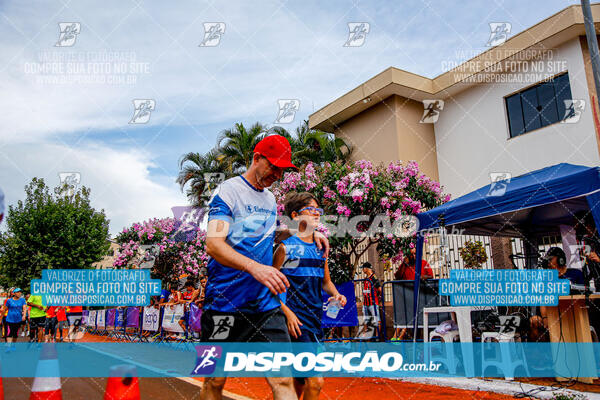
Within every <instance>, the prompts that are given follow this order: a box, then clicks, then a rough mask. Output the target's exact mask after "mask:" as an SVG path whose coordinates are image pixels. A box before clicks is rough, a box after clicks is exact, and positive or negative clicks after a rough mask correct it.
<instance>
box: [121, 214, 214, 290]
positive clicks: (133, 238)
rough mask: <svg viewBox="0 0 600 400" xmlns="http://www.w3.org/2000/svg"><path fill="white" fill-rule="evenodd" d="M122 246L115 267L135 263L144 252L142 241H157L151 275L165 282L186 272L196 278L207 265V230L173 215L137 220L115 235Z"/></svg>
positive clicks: (148, 242) (154, 243) (124, 266)
mask: <svg viewBox="0 0 600 400" xmlns="http://www.w3.org/2000/svg"><path fill="white" fill-rule="evenodd" d="M116 241H117V242H118V243H119V244H120V246H121V248H120V250H119V251H118V252H117V257H116V258H115V261H114V263H113V266H114V267H116V268H129V267H133V266H135V264H136V263H137V262H138V260H139V258H140V256H141V254H140V252H138V250H139V248H140V246H141V245H157V246H158V248H159V255H158V257H157V258H156V262H155V263H154V267H153V269H152V275H153V277H154V278H157V279H162V280H163V281H164V282H175V281H177V280H178V278H179V276H181V275H183V274H187V275H189V276H190V277H193V278H197V277H198V276H199V275H200V273H201V270H202V269H204V268H205V267H206V264H207V262H208V254H206V249H205V243H206V232H204V231H203V230H201V229H199V228H198V227H197V226H195V225H194V226H190V225H185V226H183V227H182V223H181V221H179V220H175V219H173V218H163V219H152V220H149V221H145V222H143V223H135V224H133V225H132V226H131V227H129V228H125V229H123V231H122V232H121V233H120V234H119V235H118V236H117V237H116Z"/></svg>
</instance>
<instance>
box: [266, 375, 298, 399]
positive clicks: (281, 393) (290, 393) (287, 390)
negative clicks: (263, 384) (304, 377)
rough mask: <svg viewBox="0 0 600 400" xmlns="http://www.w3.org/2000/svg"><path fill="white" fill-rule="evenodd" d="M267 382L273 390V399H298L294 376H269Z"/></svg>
mask: <svg viewBox="0 0 600 400" xmlns="http://www.w3.org/2000/svg"><path fill="white" fill-rule="evenodd" d="M267 382H268V383H269V386H271V390H272V391H273V400H297V399H298V396H297V395H296V390H295V389H294V384H293V378H288V377H285V378H275V377H268V378H267Z"/></svg>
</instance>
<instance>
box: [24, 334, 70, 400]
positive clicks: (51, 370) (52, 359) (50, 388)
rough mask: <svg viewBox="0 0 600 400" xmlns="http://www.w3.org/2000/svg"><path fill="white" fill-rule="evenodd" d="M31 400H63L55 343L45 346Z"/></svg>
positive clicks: (37, 369) (45, 344)
mask: <svg viewBox="0 0 600 400" xmlns="http://www.w3.org/2000/svg"><path fill="white" fill-rule="evenodd" d="M50 375H55V376H50ZM29 400H62V389H61V386H60V370H59V368H58V359H57V357H56V347H54V343H44V344H43V347H42V352H41V354H40V360H39V362H38V365H37V368H36V370H35V379H34V380H33V387H32V388H31V396H29Z"/></svg>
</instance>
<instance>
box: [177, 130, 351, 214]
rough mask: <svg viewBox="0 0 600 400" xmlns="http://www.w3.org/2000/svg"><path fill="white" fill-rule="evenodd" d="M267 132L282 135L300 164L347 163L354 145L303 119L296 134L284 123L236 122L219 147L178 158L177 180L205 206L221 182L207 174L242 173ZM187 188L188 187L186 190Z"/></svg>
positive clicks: (227, 175) (224, 133) (197, 203)
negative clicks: (269, 125)
mask: <svg viewBox="0 0 600 400" xmlns="http://www.w3.org/2000/svg"><path fill="white" fill-rule="evenodd" d="M268 134H278V135H282V136H284V137H285V138H287V139H288V141H289V142H290V145H291V147H292V162H293V163H294V164H295V165H297V166H298V167H301V166H303V165H305V164H306V163H308V162H312V163H314V164H317V165H322V164H323V163H325V162H330V163H334V162H338V161H341V162H345V161H347V160H349V158H350V155H351V154H352V148H351V147H350V146H349V145H348V144H347V143H346V142H344V140H342V139H340V138H336V137H335V136H334V135H333V134H331V133H326V132H322V131H318V130H314V129H310V128H309V127H308V121H304V122H303V123H302V124H301V125H300V126H298V127H297V128H296V131H295V132H294V134H291V133H289V132H288V131H287V130H286V129H285V128H283V127H281V126H274V127H272V128H270V129H267V128H266V127H265V126H264V125H262V124H261V123H259V122H256V123H255V124H254V125H252V126H251V127H250V128H246V127H245V126H244V124H242V123H237V124H235V126H234V127H233V128H231V129H225V130H224V131H222V132H221V133H220V135H219V138H218V140H217V144H216V146H215V147H214V148H213V149H212V150H210V151H209V152H208V153H206V154H204V155H203V154H200V153H196V152H190V153H187V154H185V155H183V157H181V159H180V160H179V174H178V176H177V181H176V182H177V183H178V184H179V185H180V187H181V190H182V191H183V190H185V192H186V195H187V197H188V200H189V202H190V204H192V205H193V206H198V207H202V206H204V205H205V203H206V201H208V199H209V198H210V193H211V192H212V190H213V189H214V188H215V187H216V186H217V184H218V182H216V181H210V180H208V179H207V176H211V174H215V173H222V174H224V175H223V176H222V177H223V178H224V179H227V178H231V177H232V176H235V175H239V174H241V173H243V172H244V171H245V170H246V169H248V167H249V166H250V164H251V163H252V155H253V153H254V147H255V146H256V144H257V143H258V142H259V141H260V140H261V139H262V138H263V137H264V136H266V135H268ZM186 187H187V189H186Z"/></svg>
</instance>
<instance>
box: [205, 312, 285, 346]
mask: <svg viewBox="0 0 600 400" xmlns="http://www.w3.org/2000/svg"><path fill="white" fill-rule="evenodd" d="M201 322H202V334H201V336H202V341H203V342H289V341H290V335H289V334H288V329H287V324H286V320H285V315H284V314H283V311H281V307H277V308H275V309H273V310H269V311H266V312H264V313H257V314H246V313H221V312H218V311H213V310H204V312H203V313H202V320H201Z"/></svg>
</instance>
